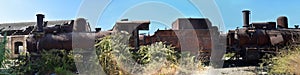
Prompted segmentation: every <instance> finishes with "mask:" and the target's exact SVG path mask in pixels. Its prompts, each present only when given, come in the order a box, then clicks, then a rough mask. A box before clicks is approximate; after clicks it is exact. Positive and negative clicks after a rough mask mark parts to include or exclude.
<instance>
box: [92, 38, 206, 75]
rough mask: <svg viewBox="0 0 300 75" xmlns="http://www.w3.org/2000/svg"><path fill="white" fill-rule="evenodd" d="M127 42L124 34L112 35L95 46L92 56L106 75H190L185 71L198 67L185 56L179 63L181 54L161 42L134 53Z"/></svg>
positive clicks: (196, 62) (196, 63)
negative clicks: (181, 74)
mask: <svg viewBox="0 0 300 75" xmlns="http://www.w3.org/2000/svg"><path fill="white" fill-rule="evenodd" d="M128 39H129V35H128V34H127V33H114V34H112V35H110V36H106V37H104V38H101V39H98V41H97V42H96V45H95V46H96V53H97V55H98V58H99V61H100V64H101V66H102V67H103V69H104V71H105V72H106V74H109V75H111V74H138V75H141V74H175V73H176V71H177V70H178V71H180V72H182V73H183V72H186V74H190V73H191V72H190V71H187V70H192V71H194V70H195V68H194V67H197V68H199V67H202V66H198V65H201V63H199V62H200V61H195V60H196V59H195V58H194V56H190V55H189V53H185V54H184V55H183V58H181V60H182V61H179V60H178V59H179V58H180V56H181V54H180V53H178V52H176V51H175V50H174V48H173V47H171V46H170V45H165V44H163V43H162V42H157V43H154V44H151V45H146V46H140V49H139V50H138V51H133V49H132V48H131V47H129V46H128ZM195 65H196V66H195ZM187 68H188V69H187ZM166 71H168V72H166Z"/></svg>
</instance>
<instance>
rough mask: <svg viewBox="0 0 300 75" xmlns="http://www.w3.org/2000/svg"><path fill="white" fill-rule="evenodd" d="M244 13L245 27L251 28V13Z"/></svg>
mask: <svg viewBox="0 0 300 75" xmlns="http://www.w3.org/2000/svg"><path fill="white" fill-rule="evenodd" d="M242 12H243V18H244V26H243V27H249V21H250V17H249V16H250V11H249V10H244V11H242Z"/></svg>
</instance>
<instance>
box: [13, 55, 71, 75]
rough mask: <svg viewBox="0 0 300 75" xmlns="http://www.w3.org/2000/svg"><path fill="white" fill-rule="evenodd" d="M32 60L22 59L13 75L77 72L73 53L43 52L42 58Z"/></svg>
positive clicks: (61, 74) (65, 74) (68, 74)
mask: <svg viewBox="0 0 300 75" xmlns="http://www.w3.org/2000/svg"><path fill="white" fill-rule="evenodd" d="M31 58H32V59H30V60H29V59H28V58H26V57H20V58H19V59H18V60H19V61H20V62H19V66H18V65H16V66H15V67H13V72H12V73H13V74H18V75H19V74H21V75H24V74H35V73H37V74H44V75H49V74H52V73H55V74H58V75H72V74H74V73H75V71H76V66H75V63H74V58H73V55H72V52H67V51H66V50H56V49H53V50H48V51H45V50H44V51H42V52H41V54H40V56H37V57H35V56H31Z"/></svg>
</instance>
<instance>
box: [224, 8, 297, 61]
mask: <svg viewBox="0 0 300 75" xmlns="http://www.w3.org/2000/svg"><path fill="white" fill-rule="evenodd" d="M249 14H250V11H249V10H244V11H243V18H244V20H243V21H244V22H243V23H244V25H243V28H237V29H235V30H229V32H228V33H227V52H232V53H235V54H236V57H242V58H243V60H258V59H260V58H262V57H263V55H264V54H265V53H271V54H273V53H276V52H278V50H280V49H281V48H283V47H285V46H291V45H299V44H300V41H299V35H300V29H299V28H298V25H295V28H288V18H287V17H285V16H280V17H278V18H277V24H276V22H261V23H251V24H249Z"/></svg>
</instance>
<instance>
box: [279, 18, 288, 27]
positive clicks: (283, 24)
mask: <svg viewBox="0 0 300 75" xmlns="http://www.w3.org/2000/svg"><path fill="white" fill-rule="evenodd" d="M277 24H278V25H277V27H278V28H288V18H287V17H286V16H280V17H278V18H277Z"/></svg>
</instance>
